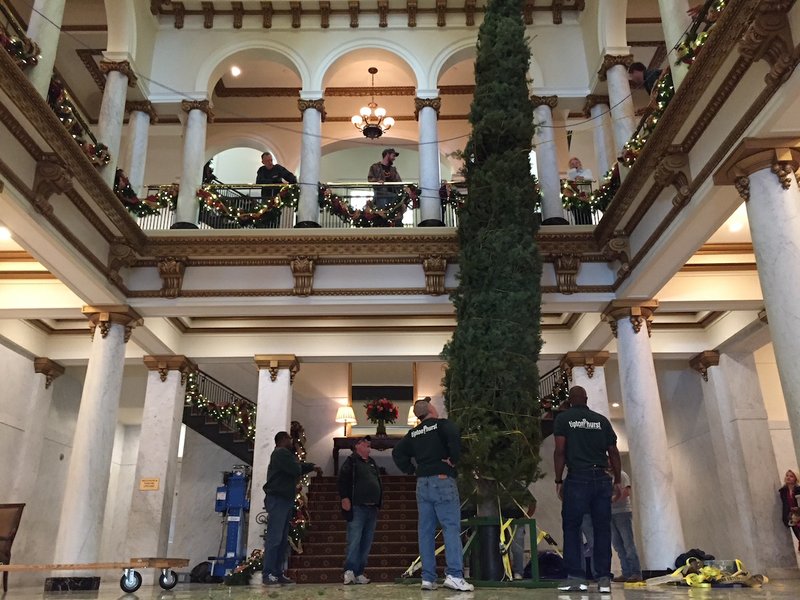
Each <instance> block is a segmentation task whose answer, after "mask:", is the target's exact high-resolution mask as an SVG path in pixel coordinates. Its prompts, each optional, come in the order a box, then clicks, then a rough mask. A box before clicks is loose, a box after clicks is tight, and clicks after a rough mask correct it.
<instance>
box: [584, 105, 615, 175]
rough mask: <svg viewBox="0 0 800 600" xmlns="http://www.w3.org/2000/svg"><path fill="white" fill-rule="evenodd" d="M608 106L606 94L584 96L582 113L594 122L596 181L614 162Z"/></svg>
mask: <svg viewBox="0 0 800 600" xmlns="http://www.w3.org/2000/svg"><path fill="white" fill-rule="evenodd" d="M608 107H609V100H608V96H598V95H595V94H590V95H588V96H586V103H585V104H584V105H583V115H584V116H585V117H586V118H587V119H589V118H591V119H592V122H593V123H594V129H593V130H592V135H593V137H594V151H595V157H596V160H597V169H598V173H595V175H596V177H597V180H598V182H600V181H601V180H602V179H603V175H605V174H606V173H607V172H608V170H609V169H610V168H611V167H613V166H614V163H615V162H616V155H615V154H614V141H613V136H612V133H611V116H610V113H609V108H608Z"/></svg>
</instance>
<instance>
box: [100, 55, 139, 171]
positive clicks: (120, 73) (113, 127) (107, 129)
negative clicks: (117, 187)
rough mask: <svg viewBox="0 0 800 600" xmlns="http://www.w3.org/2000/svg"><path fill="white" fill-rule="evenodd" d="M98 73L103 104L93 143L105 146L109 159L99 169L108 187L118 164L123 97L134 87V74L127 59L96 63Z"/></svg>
mask: <svg viewBox="0 0 800 600" xmlns="http://www.w3.org/2000/svg"><path fill="white" fill-rule="evenodd" d="M100 72H101V73H105V75H106V86H105V88H104V89H103V101H102V103H101V104H100V117H99V119H98V124H97V141H98V142H99V143H101V144H105V145H106V146H107V147H108V154H109V156H110V157H111V160H110V161H109V163H108V164H107V165H105V166H104V167H103V169H102V175H103V179H105V180H106V183H107V184H108V185H109V187H111V186H113V185H114V175H115V173H116V170H117V164H118V163H119V149H120V140H121V139H122V123H123V120H124V118H125V98H126V96H127V94H128V88H129V87H133V86H134V85H136V75H134V73H133V69H132V68H131V64H130V63H129V62H128V61H127V60H121V61H111V60H103V61H101V62H100Z"/></svg>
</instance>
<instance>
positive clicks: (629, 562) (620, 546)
mask: <svg viewBox="0 0 800 600" xmlns="http://www.w3.org/2000/svg"><path fill="white" fill-rule="evenodd" d="M611 542H612V543H613V544H614V550H616V551H617V555H618V556H619V563H620V566H621V567H622V576H623V577H625V578H626V579H629V578H631V577H641V576H642V567H641V566H640V565H639V555H638V553H637V552H636V542H634V540H633V513H631V512H621V513H615V514H612V515H611Z"/></svg>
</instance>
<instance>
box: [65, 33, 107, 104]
mask: <svg viewBox="0 0 800 600" xmlns="http://www.w3.org/2000/svg"><path fill="white" fill-rule="evenodd" d="M75 54H77V55H78V58H79V59H80V61H81V62H82V63H83V66H84V67H86V70H87V71H88V72H89V76H90V77H91V78H92V81H94V83H95V85H97V89H99V90H100V91H101V92H102V91H103V90H105V89H106V78H105V77H104V76H103V73H102V71H100V67H98V66H97V61H96V60H95V59H94V57H95V56H103V50H102V49H101V48H78V49H77V50H75ZM73 96H74V94H73ZM84 112H85V111H84Z"/></svg>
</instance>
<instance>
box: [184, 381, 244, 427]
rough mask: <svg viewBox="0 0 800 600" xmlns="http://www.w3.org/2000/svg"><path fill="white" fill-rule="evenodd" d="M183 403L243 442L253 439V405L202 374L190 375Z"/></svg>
mask: <svg viewBox="0 0 800 600" xmlns="http://www.w3.org/2000/svg"><path fill="white" fill-rule="evenodd" d="M185 404H186V405H187V406H191V407H193V408H195V409H197V410H199V411H200V412H201V413H202V414H204V415H206V416H207V417H209V418H211V419H213V420H215V421H216V422H217V423H219V424H220V425H221V426H223V427H226V428H227V429H229V430H230V431H234V432H238V433H239V434H240V435H241V436H242V438H243V439H246V440H253V439H254V438H255V430H256V404H255V403H254V402H252V401H251V400H248V399H247V398H245V397H244V396H242V395H241V394H239V393H237V392H235V391H233V390H232V389H231V388H229V387H228V386H226V385H224V384H223V383H220V382H219V381H217V380H216V379H214V378H213V377H211V376H210V375H208V374H207V373H204V372H203V371H199V370H198V371H195V372H194V373H190V374H189V376H188V380H187V382H186V397H185Z"/></svg>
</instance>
